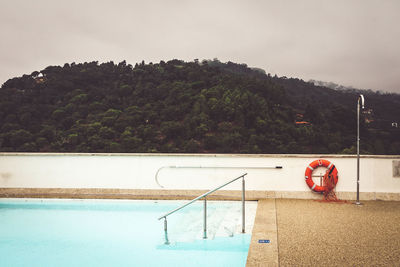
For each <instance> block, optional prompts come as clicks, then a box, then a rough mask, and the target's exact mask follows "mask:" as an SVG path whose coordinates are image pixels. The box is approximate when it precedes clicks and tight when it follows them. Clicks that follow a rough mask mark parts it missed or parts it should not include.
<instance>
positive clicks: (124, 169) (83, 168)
mask: <svg viewBox="0 0 400 267" xmlns="http://www.w3.org/2000/svg"><path fill="white" fill-rule="evenodd" d="M318 158H325V159H327V160H329V161H331V162H332V163H334V164H335V166H336V167H337V169H338V171H339V182H338V184H337V187H336V191H337V192H339V194H340V192H343V193H344V192H355V191H356V177H357V168H356V162H357V158H356V157H355V156H341V155H223V154H217V155H215V154H187V155H186V154H185V155H182V154H49V153H0V188H2V189H7V188H87V189H90V188H93V189H94V188H97V189H101V188H104V189H107V188H108V189H135V190H208V189H212V188H213V187H216V186H218V185H220V184H223V183H225V182H226V181H229V180H230V179H232V178H235V177H237V176H240V175H242V174H243V173H248V175H247V176H246V189H247V190H250V191H251V190H255V191H268V192H288V193H290V192H303V193H306V194H307V195H305V198H308V197H307V196H311V195H312V194H311V193H310V189H309V188H308V187H307V185H306V183H305V181H304V172H305V169H306V167H307V166H308V164H309V163H310V162H312V161H313V160H315V159H318ZM399 160H400V156H362V157H361V161H360V162H361V172H360V192H363V193H364V196H365V197H364V198H367V199H374V198H376V194H377V193H394V194H396V195H400V194H399V193H400V178H399V177H395V175H394V173H393V171H394V169H393V161H395V162H397V161H399ZM275 166H282V169H268V167H275ZM230 167H233V168H230ZM322 172H323V171H322V170H318V169H317V170H315V171H314V174H315V173H322ZM156 175H157V179H158V182H159V184H160V185H161V186H163V188H161V187H160V186H159V184H158V183H157V181H156ZM240 187H241V183H239V182H236V183H233V184H231V185H229V186H228V187H226V188H225V189H226V190H240ZM366 193H372V194H374V195H371V194H370V196H369V197H367V195H366ZM353 195H354V194H353ZM292 196H294V197H296V196H295V195H292ZM289 197H290V194H289ZM345 198H352V197H345Z"/></svg>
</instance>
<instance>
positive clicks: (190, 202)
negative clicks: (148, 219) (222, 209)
mask: <svg viewBox="0 0 400 267" xmlns="http://www.w3.org/2000/svg"><path fill="white" fill-rule="evenodd" d="M246 175H247V173H244V174H242V175H241V176H239V177H236V178H235V179H232V180H231V181H229V182H227V183H225V184H223V185H221V186H218V187H217V188H215V189H212V190H210V191H208V192H206V193H204V194H202V195H200V196H198V197H196V198H195V199H193V200H191V201H189V202H188V203H186V204H184V205H182V206H180V207H178V208H176V209H174V210H172V211H169V212H167V213H166V214H164V215H163V216H161V217H160V218H158V220H161V219H162V218H164V233H165V244H169V241H168V229H167V217H168V216H169V215H171V214H173V213H175V212H177V211H178V210H181V209H183V208H184V207H186V206H188V205H190V204H192V203H193V202H196V201H197V200H199V199H201V198H204V235H203V238H207V196H208V195H209V194H211V193H214V192H215V191H217V190H219V189H221V188H222V187H225V186H227V185H228V184H231V183H233V182H234V181H236V180H238V179H240V178H242V233H244V232H245V229H244V228H245V181H244V177H245V176H246Z"/></svg>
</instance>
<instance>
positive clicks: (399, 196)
mask: <svg viewBox="0 0 400 267" xmlns="http://www.w3.org/2000/svg"><path fill="white" fill-rule="evenodd" d="M205 192H207V190H164V189H163V190H159V189H118V188H4V187H3V188H0V198H13V197H15V198H81V199H88V198H93V199H97V198H100V199H101V198H104V199H160V200H161V199H170V200H172V199H177V200H187V199H194V198H196V197H198V196H199V195H201V194H204V193H205ZM336 194H337V196H338V197H339V198H340V199H344V200H355V199H356V193H355V192H336ZM245 197H246V200H255V201H257V200H261V199H271V198H292V199H321V194H316V193H313V192H311V191H262V190H247V191H246V194H245ZM207 198H208V199H210V200H240V199H241V198H242V191H240V190H219V191H217V192H214V193H213V194H211V195H209V196H207ZM360 200H384V201H400V193H385V192H361V193H360Z"/></svg>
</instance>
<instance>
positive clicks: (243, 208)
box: [242, 176, 245, 233]
mask: <svg viewBox="0 0 400 267" xmlns="http://www.w3.org/2000/svg"><path fill="white" fill-rule="evenodd" d="M244 203H245V181H244V176H243V177H242V233H245V229H244V228H245V204H244Z"/></svg>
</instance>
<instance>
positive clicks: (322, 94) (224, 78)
mask: <svg viewBox="0 0 400 267" xmlns="http://www.w3.org/2000/svg"><path fill="white" fill-rule="evenodd" d="M359 93H360V92H358V91H352V90H350V91H340V90H333V89H329V88H326V87H320V86H314V85H313V84H312V83H307V82H304V81H302V80H299V79H288V78H286V77H276V76H271V75H269V74H266V73H265V72H264V71H263V70H261V69H251V68H248V67H247V66H246V65H244V64H235V63H232V62H228V63H221V62H219V61H218V60H213V61H203V62H198V61H197V60H196V61H194V62H183V61H180V60H172V61H168V62H163V61H161V62H160V63H157V64H152V63H150V64H145V63H144V62H142V63H141V64H136V65H135V66H131V65H129V64H126V62H121V63H119V64H114V63H113V62H109V63H103V64H98V63H97V62H90V63H83V64H75V63H72V64H65V65H64V66H63V67H61V66H49V67H47V68H45V69H44V70H41V71H35V72H33V73H32V74H30V75H24V76H22V77H19V78H13V79H10V80H8V81H7V82H5V83H4V84H3V85H2V87H1V89H0V151H3V152H5V151H21V152H22V151H25V152H35V151H41V152H173V153H355V141H356V104H357V97H358V94H359ZM363 93H364V95H365V98H366V108H367V109H366V111H365V114H362V119H361V138H362V142H361V148H362V152H363V153H371V154H399V153H400V131H399V129H400V121H399V120H400V95H397V94H382V93H375V92H372V91H364V92H363ZM396 122H397V123H398V126H399V128H396V124H395V123H396ZM392 125H393V126H392Z"/></svg>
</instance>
